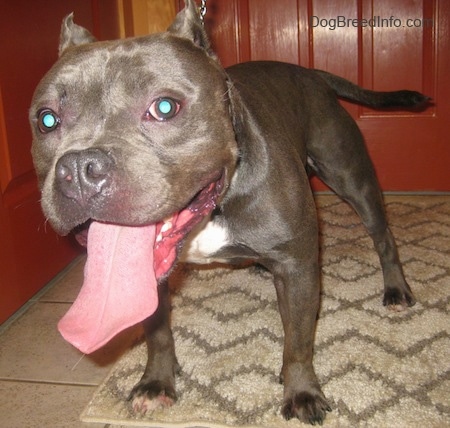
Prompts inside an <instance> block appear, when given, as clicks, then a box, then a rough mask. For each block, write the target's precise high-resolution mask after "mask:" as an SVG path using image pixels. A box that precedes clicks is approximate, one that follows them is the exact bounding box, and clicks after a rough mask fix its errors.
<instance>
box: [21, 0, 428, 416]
mask: <svg viewBox="0 0 450 428" xmlns="http://www.w3.org/2000/svg"><path fill="white" fill-rule="evenodd" d="M338 96H339V97H343V98H346V99H349V100H352V101H355V102H359V103H362V104H365V105H368V106H371V107H377V108H378V107H394V106H400V107H403V108H412V107H417V106H424V105H426V103H427V101H428V98H427V97H425V96H423V95H422V94H420V93H417V92H412V91H406V90H403V91H397V92H373V91H369V90H365V89H362V88H360V87H358V86H356V85H354V84H352V83H350V82H348V81H346V80H344V79H342V78H339V77H337V76H334V75H331V74H328V73H326V72H323V71H317V70H308V69H304V68H301V67H298V66H295V65H290V64H283V63H276V62H253V63H245V64H239V65H236V66H233V67H231V68H228V69H226V70H224V69H223V68H222V67H221V66H220V64H219V62H218V60H217V58H216V56H215V55H214V53H213V52H212V51H211V49H210V47H209V43H208V39H207V37H206V35H205V33H204V30H203V28H202V26H201V23H200V21H199V18H198V16H197V11H196V7H195V3H194V1H193V0H187V1H186V8H185V9H184V10H183V11H181V12H180V13H179V14H178V16H177V17H176V19H175V21H174V23H173V24H172V25H171V27H170V28H169V30H168V31H167V32H166V33H162V34H156V35H150V36H147V37H141V38H134V39H128V40H120V41H112V42H95V40H94V38H93V37H92V36H91V35H90V34H89V33H88V31H87V30H85V29H84V28H82V27H79V26H77V25H75V24H74V23H73V20H72V16H68V17H67V18H66V19H65V20H64V22H63V26H62V32H61V41H60V59H59V61H58V62H57V63H56V64H55V65H54V67H53V68H52V69H51V70H50V71H49V72H48V74H47V75H46V76H45V77H44V78H43V80H42V81H41V83H40V84H39V86H38V88H37V90H36V92H35V95H34V98H33V101H32V106H31V111H30V121H31V126H32V129H33V135H34V141H33V149H32V152H33V157H34V163H35V166H36V170H37V174H38V178H39V183H40V186H41V190H42V207H43V210H44V213H45V215H46V217H47V218H48V220H49V222H50V223H51V224H52V226H53V227H54V229H55V230H56V231H57V232H59V233H61V234H67V233H69V232H70V231H72V230H73V229H75V228H78V230H80V228H81V227H82V226H80V225H87V223H90V228H89V231H88V235H87V247H88V260H87V264H86V271H85V283H84V285H83V288H82V290H81V292H80V296H79V298H78V299H77V301H76V302H75V303H74V305H73V306H72V308H71V310H70V311H69V313H68V314H67V315H66V316H65V317H64V318H63V319H62V321H61V322H60V325H59V327H60V330H61V332H62V334H63V335H64V337H66V338H67V339H68V340H69V341H71V342H72V343H73V344H74V345H75V346H77V347H78V348H80V349H81V350H82V351H84V352H91V351H92V350H94V349H97V348H98V347H99V346H101V345H102V344H104V343H105V342H106V341H108V340H109V339H110V338H111V337H112V336H113V335H114V334H116V333H117V332H118V331H119V330H120V329H123V328H125V327H126V326H128V325H132V324H134V323H137V322H139V321H143V323H144V327H145V333H146V339H147V344H148V351H149V355H148V363H147V367H146V369H145V373H144V375H143V377H142V379H141V381H140V382H139V383H138V384H137V385H136V387H135V388H134V389H133V391H132V392H131V395H130V400H131V401H132V405H133V408H134V409H135V410H136V411H137V412H146V411H147V410H148V409H152V408H155V407H158V406H168V405H171V404H173V403H174V402H175V400H176V398H177V396H176V392H175V374H176V372H177V370H178V369H179V367H178V364H177V360H176V357H175V351H174V341H173V338H172V333H171V330H170V325H169V312H170V304H169V291H168V287H167V281H166V279H167V277H168V275H169V273H170V272H171V270H172V268H173V266H174V264H175V262H176V260H178V259H180V260H187V261H193V262H197V263H206V262H210V261H224V262H237V261H240V260H253V261H254V262H255V263H258V264H260V265H262V266H264V267H265V268H266V269H268V270H269V271H270V272H271V273H272V274H273V278H274V283H275V287H276V292H277V297H278V303H279V309H280V313H281V318H282V322H283V327H284V334H285V342H284V354H283V365H282V370H281V377H280V379H281V382H283V383H284V401H283V404H282V414H283V416H284V417H285V418H286V419H290V418H298V419H300V420H302V421H306V422H310V423H312V424H315V423H322V421H323V419H324V418H325V415H326V412H327V411H330V407H329V405H328V403H327V401H326V399H325V397H324V395H323V393H322V391H321V389H320V386H319V384H318V381H317V379H316V375H315V373H314V369H313V366H312V355H313V339H314V329H315V323H316V317H317V313H318V308H319V291H320V285H319V265H318V231H317V219H316V212H315V207H314V201H313V196H312V193H311V188H310V185H309V181H308V175H309V174H310V173H314V174H316V175H317V176H318V177H320V179H321V180H323V181H324V182H325V183H327V184H328V185H329V186H330V187H331V188H332V189H333V190H334V191H335V192H336V193H337V194H338V195H339V196H340V197H341V198H343V199H344V200H345V201H347V202H348V203H350V204H351V206H352V207H353V208H354V209H355V210H356V212H357V213H358V214H359V215H360V217H361V219H362V221H363V223H364V225H365V226H366V228H367V230H368V233H369V234H370V236H371V238H372V239H373V242H374V245H375V249H376V251H377V252H378V255H379V258H380V262H381V266H382V269H383V275H384V297H383V304H384V305H386V306H388V307H391V308H394V309H401V308H403V307H407V306H412V305H414V303H415V300H414V297H413V295H412V293H411V290H410V288H409V286H408V284H407V283H406V281H405V278H404V275H403V272H402V267H401V265H400V262H399V258H398V254H397V249H396V245H395V242H394V238H393V236H392V234H391V232H390V230H389V228H388V225H387V223H386V218H385V214H384V210H383V202H382V196H381V193H380V189H379V186H378V184H377V180H376V177H375V173H374V169H373V166H372V163H371V161H370V159H369V157H368V154H367V152H366V148H365V146H364V142H363V138H362V136H361V133H360V131H359V129H358V127H357V125H356V124H355V122H354V121H353V119H352V118H351V117H350V116H349V115H348V114H347V113H346V111H345V110H344V109H343V108H342V107H341V106H340V104H339V103H338V100H337V97H338Z"/></svg>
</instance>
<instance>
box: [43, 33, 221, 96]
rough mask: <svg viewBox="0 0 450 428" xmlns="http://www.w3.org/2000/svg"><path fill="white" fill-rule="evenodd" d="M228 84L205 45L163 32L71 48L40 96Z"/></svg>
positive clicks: (185, 90) (129, 92) (131, 92)
mask: <svg viewBox="0 0 450 428" xmlns="http://www.w3.org/2000/svg"><path fill="white" fill-rule="evenodd" d="M205 82H206V83H205ZM200 83H201V85H200ZM223 84H224V73H223V71H222V69H221V68H220V67H219V66H218V65H217V64H216V62H215V61H214V60H213V59H211V58H210V57H208V55H207V54H206V53H205V52H204V51H203V50H202V49H199V48H197V47H196V46H194V45H193V44H192V43H191V42H190V41H188V40H184V39H181V38H178V37H174V36H172V35H169V34H167V33H163V34H157V35H154V36H147V37H143V38H135V39H127V40H123V41H113V42H97V43H92V44H88V45H82V46H77V47H74V48H71V49H70V50H68V51H67V52H65V53H64V54H63V56H62V57H61V58H60V59H59V60H58V62H57V63H56V64H55V65H54V66H53V68H52V69H51V70H50V71H49V72H48V73H47V75H46V76H45V77H44V79H43V80H42V81H41V83H40V85H39V86H38V88H37V90H36V93H35V100H36V102H38V103H39V101H40V100H42V101H43V102H45V101H46V100H45V99H49V98H51V99H55V98H59V99H61V98H63V97H66V96H68V95H72V96H76V97H77V98H80V97H81V96H82V95H83V93H85V94H88V95H89V97H90V98H91V97H95V96H100V94H103V93H104V92H105V90H107V91H108V92H113V91H114V90H115V89H118V88H120V91H121V96H125V95H126V96H129V97H131V98H134V97H138V96H151V95H152V92H158V91H160V90H169V91H174V92H177V91H178V92H180V93H188V92H189V91H192V90H193V89H194V88H198V87H203V88H204V90H205V91H210V90H211V89H212V87H214V85H219V86H222V85H223ZM218 89H219V88H218Z"/></svg>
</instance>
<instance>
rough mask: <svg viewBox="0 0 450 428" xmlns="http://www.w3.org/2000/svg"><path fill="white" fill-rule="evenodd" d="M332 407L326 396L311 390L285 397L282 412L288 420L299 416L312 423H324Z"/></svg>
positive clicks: (301, 419)
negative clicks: (312, 392)
mask: <svg viewBox="0 0 450 428" xmlns="http://www.w3.org/2000/svg"><path fill="white" fill-rule="evenodd" d="M327 412H331V407H330V406H329V404H328V403H327V401H326V400H325V398H324V397H323V396H321V395H318V394H311V393H309V392H306V391H304V392H298V393H295V394H293V396H291V397H287V398H285V399H284V402H283V407H282V409H281V413H282V415H283V417H284V418H285V419H286V420H289V419H292V418H297V419H299V420H300V421H302V422H305V423H309V424H311V425H316V424H319V425H322V424H323V421H324V419H325V416H326V414H327Z"/></svg>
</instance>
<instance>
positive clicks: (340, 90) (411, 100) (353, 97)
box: [315, 70, 431, 109]
mask: <svg viewBox="0 0 450 428" xmlns="http://www.w3.org/2000/svg"><path fill="white" fill-rule="evenodd" d="M315 71H316V73H317V74H318V75H319V76H320V77H321V78H322V79H323V80H325V82H326V83H327V84H328V86H330V87H331V88H332V89H333V90H334V91H335V92H336V95H337V96H338V97H340V98H345V99H347V100H350V101H356V102H357V103H360V104H364V105H366V106H369V107H373V108H389V107H405V108H414V109H420V108H423V107H425V106H426V105H427V104H429V103H430V102H431V98H430V97H427V96H426V95H423V94H421V93H420V92H416V91H408V90H406V89H405V90H401V91H392V92H378V91H371V90H369V89H364V88H361V87H360V86H358V85H355V84H354V83H352V82H350V81H348V80H346V79H343V78H342V77H339V76H336V75H334V74H331V73H327V72H326V71H322V70H315Z"/></svg>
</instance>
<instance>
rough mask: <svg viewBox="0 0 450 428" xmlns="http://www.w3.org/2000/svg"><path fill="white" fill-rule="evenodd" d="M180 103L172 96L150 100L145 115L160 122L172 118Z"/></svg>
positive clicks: (178, 109)
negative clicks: (150, 102)
mask: <svg viewBox="0 0 450 428" xmlns="http://www.w3.org/2000/svg"><path fill="white" fill-rule="evenodd" d="M180 107H181V106H180V103H179V102H178V101H175V100H174V99H173V98H169V97H163V98H158V99H156V100H155V101H153V102H152V104H151V105H150V107H149V109H148V110H147V113H146V117H147V118H150V117H152V118H153V119H156V120H158V121H160V122H162V121H164V120H168V119H172V117H174V116H175V115H176V114H177V113H178V112H179V111H180Z"/></svg>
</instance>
